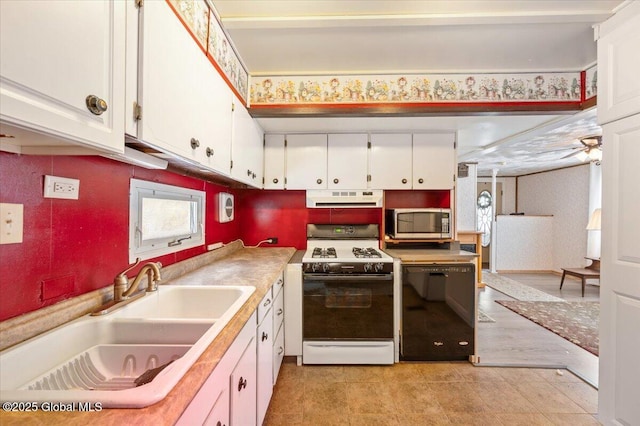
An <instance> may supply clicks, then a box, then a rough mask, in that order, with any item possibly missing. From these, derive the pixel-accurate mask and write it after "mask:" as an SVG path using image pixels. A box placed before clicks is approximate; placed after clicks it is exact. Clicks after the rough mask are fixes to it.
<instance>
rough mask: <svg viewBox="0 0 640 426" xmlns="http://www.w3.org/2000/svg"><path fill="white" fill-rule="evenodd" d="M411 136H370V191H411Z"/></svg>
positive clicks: (403, 134) (404, 134)
mask: <svg viewBox="0 0 640 426" xmlns="http://www.w3.org/2000/svg"><path fill="white" fill-rule="evenodd" d="M411 155H412V153H411V134H406V133H402V134H372V135H371V152H370V157H369V158H370V161H369V171H370V174H371V182H369V188H371V189H411V179H412V171H411V170H412V169H411V165H412V161H411Z"/></svg>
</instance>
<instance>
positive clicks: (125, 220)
mask: <svg viewBox="0 0 640 426" xmlns="http://www.w3.org/2000/svg"><path fill="white" fill-rule="evenodd" d="M45 175H54V176H62V177H69V178H74V179H79V180H80V197H79V199H78V200H61V199H50V198H44V197H43V195H42V194H43V187H44V176H45ZM132 177H135V178H138V179H144V180H150V181H154V182H159V183H165V184H171V185H177V186H182V187H185V188H191V189H198V190H202V191H205V192H206V193H207V217H206V224H205V226H206V236H205V240H206V243H207V244H211V243H214V242H223V243H228V242H230V241H232V240H235V239H237V238H242V240H243V241H244V242H245V244H246V245H255V244H257V243H258V242H259V241H261V240H264V239H267V238H270V237H277V238H278V244H277V246H281V247H282V246H285V247H295V248H298V249H305V248H306V224H307V223H333V224H351V223H353V224H359V223H377V224H379V225H382V215H383V210H382V209H373V208H358V209H348V208H343V209H338V208H333V209H307V208H306V206H305V192H304V191H260V190H253V189H245V190H230V189H229V188H226V187H223V186H220V185H216V184H212V183H207V182H203V181H201V180H198V179H195V178H191V177H186V176H181V175H178V174H175V173H170V172H166V171H157V170H147V169H143V168H139V167H135V166H130V165H127V164H124V163H119V162H116V161H112V160H109V159H106V158H102V157H95V156H86V157H67V156H23V155H16V154H9V153H5V152H0V202H3V203H19V204H23V205H24V241H23V243H21V244H6V245H0V294H1V295H2V298H1V299H0V321H1V320H5V319H7V318H11V317H14V316H17V315H20V314H23V313H26V312H30V311H33V310H36V309H39V308H42V307H44V306H48V305H51V304H53V303H56V302H59V301H61V300H64V299H67V298H70V297H73V296H77V295H80V294H83V293H86V292H89V291H92V290H95V289H98V288H102V287H104V286H106V285H108V284H110V283H111V282H112V281H113V278H114V277H115V276H116V274H118V273H119V272H121V271H122V270H124V269H125V268H126V267H127V265H128V245H129V240H128V238H129V231H128V227H129V180H130V179H131V178H132ZM221 191H225V192H231V193H232V194H234V195H235V196H236V220H234V221H232V222H230V223H226V224H220V223H217V222H216V220H215V207H216V205H217V202H216V195H217V194H218V193H219V192H221ZM385 203H386V205H387V206H388V207H436V206H439V207H448V206H449V204H450V200H449V191H441V192H439V191H386V192H385ZM204 251H205V247H204V246H203V247H197V248H193V249H188V250H184V251H181V252H178V253H175V254H171V255H166V256H162V257H159V258H157V259H154V260H159V261H161V262H162V264H163V265H165V266H166V265H170V264H172V263H175V262H178V261H180V260H184V259H188V258H190V257H193V256H196V255H198V254H201V253H203V252H204ZM133 272H134V273H135V272H136V271H135V270H134V271H133Z"/></svg>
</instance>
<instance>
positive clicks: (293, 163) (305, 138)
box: [285, 135, 327, 189]
mask: <svg viewBox="0 0 640 426" xmlns="http://www.w3.org/2000/svg"><path fill="white" fill-rule="evenodd" d="M285 152H286V167H287V189H327V135H287V147H286V150H285Z"/></svg>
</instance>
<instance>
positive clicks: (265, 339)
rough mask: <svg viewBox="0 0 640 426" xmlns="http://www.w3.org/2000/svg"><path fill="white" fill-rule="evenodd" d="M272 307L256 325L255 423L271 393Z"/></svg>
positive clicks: (267, 402) (259, 422) (267, 404)
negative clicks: (256, 387) (256, 389)
mask: <svg viewBox="0 0 640 426" xmlns="http://www.w3.org/2000/svg"><path fill="white" fill-rule="evenodd" d="M274 337H275V335H274V334H273V309H270V310H269V312H268V313H267V315H266V316H265V317H264V319H263V320H262V323H261V324H260V325H259V326H258V332H257V339H258V340H257V345H258V362H257V382H258V394H257V399H258V400H257V411H258V412H257V422H258V423H257V424H259V425H261V424H262V422H263V421H264V417H265V415H266V414H267V408H269V401H270V400H271V395H272V394H273V341H274Z"/></svg>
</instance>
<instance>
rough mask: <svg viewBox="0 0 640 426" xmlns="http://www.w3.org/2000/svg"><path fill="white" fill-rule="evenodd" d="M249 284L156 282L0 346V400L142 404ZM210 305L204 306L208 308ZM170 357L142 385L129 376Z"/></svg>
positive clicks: (218, 325)
mask: <svg viewBox="0 0 640 426" xmlns="http://www.w3.org/2000/svg"><path fill="white" fill-rule="evenodd" d="M254 291H255V288H254V287H251V286H171V285H165V286H160V287H159V289H158V291H157V292H154V293H150V294H148V295H146V296H145V297H143V298H142V299H139V300H136V301H134V302H131V303H130V304H128V305H126V306H124V307H122V308H121V309H119V310H115V311H114V312H112V313H110V314H107V315H104V316H99V317H92V316H85V317H82V318H79V319H77V320H75V321H73V322H71V323H69V324H66V325H63V326H61V327H58V328H56V329H53V330H51V331H49V332H47V333H44V334H42V335H40V336H37V337H34V338H33V339H30V340H28V341H26V342H23V343H20V344H18V345H16V346H14V347H12V348H9V349H7V350H5V351H3V352H2V353H0V387H1V389H0V399H1V400H2V401H3V402H4V401H35V402H60V403H73V402H93V403H97V402H99V403H101V404H102V406H103V407H131V408H135V407H145V406H148V405H151V404H154V403H156V402H158V401H160V400H161V399H163V398H164V397H165V396H166V395H167V394H168V393H169V391H170V390H171V389H173V387H174V386H175V385H176V383H178V381H179V380H180V379H181V378H182V376H184V374H185V373H186V372H187V370H188V369H189V368H190V367H191V366H192V365H193V363H194V362H195V361H196V360H197V359H198V357H199V356H200V355H201V354H202V353H203V352H204V350H205V349H206V348H207V347H208V346H209V345H210V344H211V342H213V340H214V339H215V338H216V336H217V335H218V334H219V333H220V331H221V330H222V329H223V328H224V327H225V326H226V325H227V323H228V322H229V321H230V320H231V318H233V316H234V315H235V314H236V312H238V310H239V309H240V308H241V307H242V305H244V303H245V302H246V301H247V300H248V299H249V297H250V296H251V294H253V292H254ZM209 306H210V307H211V309H207V308H208V307H209ZM170 361H173V362H171V363H170V364H169V365H168V366H167V367H166V368H164V369H163V370H162V371H161V372H160V373H158V374H157V376H155V378H154V379H153V380H152V381H151V382H149V383H147V384H144V385H142V386H138V387H137V386H136V384H135V383H134V380H135V379H136V378H137V377H139V376H140V375H141V374H143V373H144V372H145V371H147V370H150V369H154V368H157V367H160V366H163V365H165V364H167V363H169V362H170Z"/></svg>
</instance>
